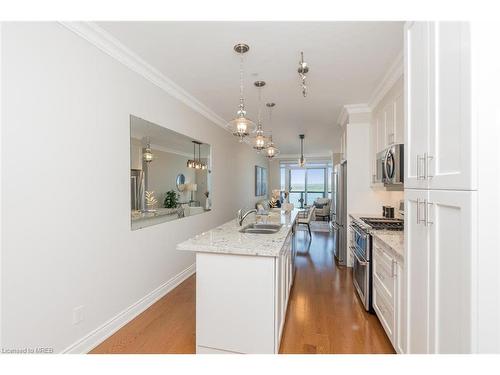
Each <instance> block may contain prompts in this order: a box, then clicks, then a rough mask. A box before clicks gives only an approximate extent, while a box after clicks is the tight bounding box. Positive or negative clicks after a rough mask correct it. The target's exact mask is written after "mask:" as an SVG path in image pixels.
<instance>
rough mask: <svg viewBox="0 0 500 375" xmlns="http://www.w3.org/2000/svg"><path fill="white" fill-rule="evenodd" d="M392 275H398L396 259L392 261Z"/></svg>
mask: <svg viewBox="0 0 500 375" xmlns="http://www.w3.org/2000/svg"><path fill="white" fill-rule="evenodd" d="M391 277H393V278H394V277H396V261H395V260H394V259H393V260H392V263H391Z"/></svg>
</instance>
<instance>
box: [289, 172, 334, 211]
mask: <svg viewBox="0 0 500 375" xmlns="http://www.w3.org/2000/svg"><path fill="white" fill-rule="evenodd" d="M283 170H284V169H283ZM328 170H329V168H328V167H321V168H319V167H316V168H293V167H292V168H288V172H289V179H288V183H289V186H288V191H289V192H290V197H289V200H290V203H293V204H294V206H295V207H304V206H305V205H307V206H310V205H312V204H313V203H314V201H315V200H316V199H317V198H325V197H328V196H329V193H330V191H331V187H330V180H329V179H330V176H329V175H328ZM283 183H284V182H283V174H282V186H283Z"/></svg>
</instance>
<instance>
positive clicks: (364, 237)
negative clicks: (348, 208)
mask: <svg viewBox="0 0 500 375" xmlns="http://www.w3.org/2000/svg"><path fill="white" fill-rule="evenodd" d="M350 228H351V230H353V231H354V232H356V233H357V235H358V236H360V237H361V238H363V239H366V238H367V237H368V234H366V233H361V232H360V231H359V230H358V229H357V228H356V227H355V226H354V225H352V224H351V225H350Z"/></svg>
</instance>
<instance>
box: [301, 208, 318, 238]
mask: <svg viewBox="0 0 500 375" xmlns="http://www.w3.org/2000/svg"><path fill="white" fill-rule="evenodd" d="M315 210H316V207H314V206H311V207H309V209H308V210H304V211H301V212H299V216H298V217H297V224H298V225H306V226H307V230H308V231H309V236H311V225H310V224H311V220H312V218H313V217H314V211H315Z"/></svg>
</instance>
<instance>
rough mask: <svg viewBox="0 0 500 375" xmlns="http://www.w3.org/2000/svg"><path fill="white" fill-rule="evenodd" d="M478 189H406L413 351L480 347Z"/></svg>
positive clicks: (410, 345) (410, 341) (410, 346)
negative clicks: (476, 337)
mask: <svg viewBox="0 0 500 375" xmlns="http://www.w3.org/2000/svg"><path fill="white" fill-rule="evenodd" d="M476 195H477V192H473V191H451V190H412V189H407V190H405V200H406V204H405V210H406V212H405V242H406V243H405V245H406V257H405V264H406V267H407V288H406V289H407V308H408V312H407V317H408V341H407V342H408V353H470V352H472V351H474V345H473V343H474V334H475V328H476V327H475V319H474V315H475V306H476V301H475V300H474V298H475V297H474V296H475V295H474V282H473V280H474V277H473V274H472V272H473V270H474V267H475V264H476V257H477V253H476V250H477V249H476V243H477V241H476V239H477V238H476V226H477V223H476V222H475V220H476V219H475V215H474V213H475V210H476V199H477V196H476Z"/></svg>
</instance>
